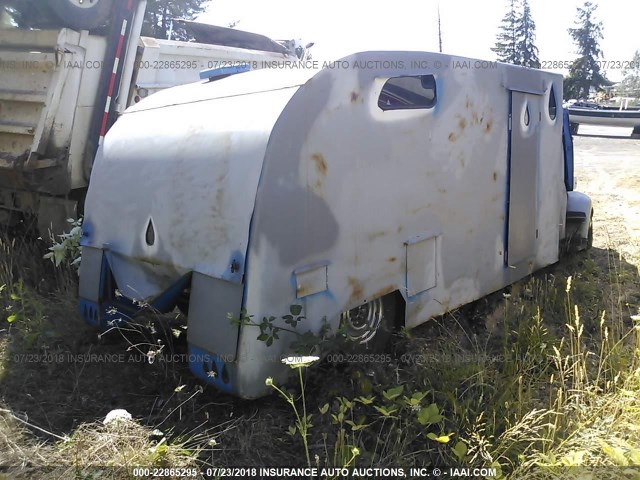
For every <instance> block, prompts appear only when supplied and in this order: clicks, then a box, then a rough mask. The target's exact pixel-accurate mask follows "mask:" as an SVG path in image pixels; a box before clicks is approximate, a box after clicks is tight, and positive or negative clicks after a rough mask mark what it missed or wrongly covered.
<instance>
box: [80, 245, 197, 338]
mask: <svg viewBox="0 0 640 480" xmlns="http://www.w3.org/2000/svg"><path fill="white" fill-rule="evenodd" d="M190 284H191V272H189V273H188V274H186V275H183V276H182V277H181V278H180V279H179V280H178V281H177V282H175V283H174V284H173V285H172V286H171V287H169V288H168V289H167V290H165V291H164V292H162V293H161V294H160V295H159V296H157V297H156V298H155V299H154V300H152V301H151V302H149V307H150V308H152V309H154V310H157V311H159V312H161V313H167V312H170V311H171V310H173V308H174V307H175V305H176V302H177V301H178V299H179V298H180V295H181V294H182V291H183V290H184V289H185V288H188V287H189V285H190ZM99 289H100V293H99V297H98V302H94V301H91V300H88V299H86V298H80V299H79V300H80V315H82V318H83V319H84V321H85V322H86V323H88V324H89V325H92V326H94V327H98V328H99V329H100V330H108V329H109V328H111V327H113V326H119V325H123V324H125V323H127V321H128V320H129V319H131V318H132V317H133V316H134V315H136V314H137V313H138V312H140V311H141V310H142V309H143V308H144V307H145V305H141V304H139V303H137V302H135V301H133V300H131V299H129V298H126V297H123V296H121V295H119V296H116V293H115V292H116V289H117V285H116V283H115V279H114V277H113V274H112V273H111V268H110V267H109V262H108V261H107V256H106V255H105V254H104V253H103V255H102V263H101V267H100V285H99Z"/></svg>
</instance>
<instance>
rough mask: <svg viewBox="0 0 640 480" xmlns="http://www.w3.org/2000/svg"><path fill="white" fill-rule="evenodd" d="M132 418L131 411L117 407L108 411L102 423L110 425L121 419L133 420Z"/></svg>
mask: <svg viewBox="0 0 640 480" xmlns="http://www.w3.org/2000/svg"><path fill="white" fill-rule="evenodd" d="M131 419H132V417H131V414H130V413H129V412H127V411H126V410H124V409H122V408H117V409H115V410H111V411H110V412H109V413H107V416H106V417H105V419H104V421H103V422H102V423H104V424H105V425H108V424H110V423H113V422H117V421H120V420H131Z"/></svg>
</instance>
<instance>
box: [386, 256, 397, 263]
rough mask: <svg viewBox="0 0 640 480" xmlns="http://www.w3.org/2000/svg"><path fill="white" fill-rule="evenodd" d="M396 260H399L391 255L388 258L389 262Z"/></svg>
mask: <svg viewBox="0 0 640 480" xmlns="http://www.w3.org/2000/svg"><path fill="white" fill-rule="evenodd" d="M396 260H397V259H396V257H389V258H388V259H387V262H395V261H396Z"/></svg>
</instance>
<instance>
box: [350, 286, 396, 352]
mask: <svg viewBox="0 0 640 480" xmlns="http://www.w3.org/2000/svg"><path fill="white" fill-rule="evenodd" d="M398 311H399V308H398V300H397V297H396V295H395V294H389V295H385V296H384V297H381V298H376V299H375V300H371V301H370V302H367V303H365V304H364V305H360V306H358V307H355V308H353V309H351V310H349V311H348V312H344V313H342V315H341V316H340V323H341V326H342V328H344V331H345V333H346V335H347V339H348V340H349V342H350V343H351V344H352V347H353V350H356V351H359V352H360V351H369V352H378V351H381V350H383V349H384V347H385V346H386V344H387V343H388V342H389V339H390V338H391V334H392V333H393V330H394V327H395V320H396V315H397V314H398Z"/></svg>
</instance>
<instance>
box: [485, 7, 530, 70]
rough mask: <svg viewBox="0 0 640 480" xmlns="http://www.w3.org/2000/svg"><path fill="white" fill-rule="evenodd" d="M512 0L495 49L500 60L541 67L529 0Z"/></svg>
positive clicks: (503, 20)
mask: <svg viewBox="0 0 640 480" xmlns="http://www.w3.org/2000/svg"><path fill="white" fill-rule="evenodd" d="M521 2H522V3H520V0H511V1H510V3H509V9H508V10H507V13H506V14H505V16H504V18H503V19H502V24H501V25H500V32H499V33H498V36H497V38H496V46H495V47H493V48H492V49H491V50H493V51H494V52H495V53H496V54H497V55H498V61H500V62H505V63H511V64H513V65H522V66H524V67H529V68H540V60H538V47H536V46H535V43H534V42H535V40H536V24H535V22H534V21H533V17H532V16H531V8H530V7H529V0H521Z"/></svg>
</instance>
